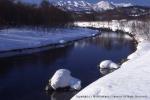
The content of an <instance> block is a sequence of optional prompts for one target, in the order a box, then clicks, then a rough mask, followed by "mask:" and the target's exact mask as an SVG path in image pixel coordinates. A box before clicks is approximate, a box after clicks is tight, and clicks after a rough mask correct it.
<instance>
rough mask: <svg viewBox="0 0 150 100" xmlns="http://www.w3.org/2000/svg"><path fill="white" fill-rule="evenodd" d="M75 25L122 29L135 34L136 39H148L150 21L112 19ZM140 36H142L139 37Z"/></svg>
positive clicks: (76, 23)
mask: <svg viewBox="0 0 150 100" xmlns="http://www.w3.org/2000/svg"><path fill="white" fill-rule="evenodd" d="M74 25H75V26H79V27H92V28H107V29H110V30H112V31H117V30H120V31H123V32H127V33H129V34H131V35H133V36H134V35H135V38H136V39H137V40H138V41H141V40H143V39H144V40H149V37H150V34H149V33H150V27H149V25H150V21H145V22H142V21H138V20H130V21H128V20H125V19H122V20H112V21H95V22H92V21H91V22H75V23H74ZM141 37H142V38H141Z"/></svg>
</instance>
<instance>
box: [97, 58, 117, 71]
mask: <svg viewBox="0 0 150 100" xmlns="http://www.w3.org/2000/svg"><path fill="white" fill-rule="evenodd" d="M99 67H100V68H102V69H103V68H107V69H117V68H119V65H117V64H116V63H114V62H112V61H111V60H104V61H102V62H101V63H100V65H99Z"/></svg>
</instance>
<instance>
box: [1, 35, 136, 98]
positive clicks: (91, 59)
mask: <svg viewBox="0 0 150 100" xmlns="http://www.w3.org/2000/svg"><path fill="white" fill-rule="evenodd" d="M124 37H126V36H125V35H121V34H116V33H112V32H103V33H102V34H101V35H99V36H96V37H93V38H88V39H84V40H80V41H77V42H75V43H72V44H68V45H67V46H64V47H61V48H55V49H51V50H47V51H43V52H39V53H33V54H27V55H21V56H15V57H9V58H1V59H0V67H1V68H0V98H1V99H2V100H10V98H11V100H34V99H36V100H62V98H63V99H64V100H69V99H70V98H71V97H72V96H73V95H74V94H76V93H77V92H67V91H66V92H51V93H48V94H46V93H45V91H44V88H45V86H46V85H47V83H48V80H49V79H50V77H51V76H52V75H53V74H54V73H55V71H56V70H58V69H60V68H66V69H69V70H70V71H71V72H72V76H74V77H77V78H79V79H81V80H82V87H83V88H84V87H85V86H87V85H88V84H90V83H91V82H93V81H95V80H97V79H98V78H100V77H102V75H101V74H100V72H99V69H98V67H97V65H98V64H99V63H100V62H101V61H103V60H106V59H109V60H112V61H113V62H115V63H119V62H120V61H121V60H122V59H125V58H126V57H127V56H128V55H129V54H130V53H132V52H133V51H134V50H135V44H134V43H133V41H132V40H130V39H127V38H124ZM105 73H107V72H105Z"/></svg>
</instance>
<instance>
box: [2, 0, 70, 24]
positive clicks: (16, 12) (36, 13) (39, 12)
mask: <svg viewBox="0 0 150 100" xmlns="http://www.w3.org/2000/svg"><path fill="white" fill-rule="evenodd" d="M70 21H72V17H71V14H70V13H67V12H65V11H63V10H61V9H59V8H57V7H55V6H53V5H51V4H50V3H49V2H48V1H47V0H43V1H42V2H41V4H40V5H35V4H26V3H22V2H16V1H15V0H0V25H35V26H36V25H55V24H65V23H67V22H70Z"/></svg>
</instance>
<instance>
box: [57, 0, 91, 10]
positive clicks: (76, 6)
mask: <svg viewBox="0 0 150 100" xmlns="http://www.w3.org/2000/svg"><path fill="white" fill-rule="evenodd" d="M54 5H55V6H57V7H60V8H62V9H64V10H69V11H91V10H92V4H90V3H88V2H86V1H83V0H81V1H80V0H59V1H57V2H54Z"/></svg>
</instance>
